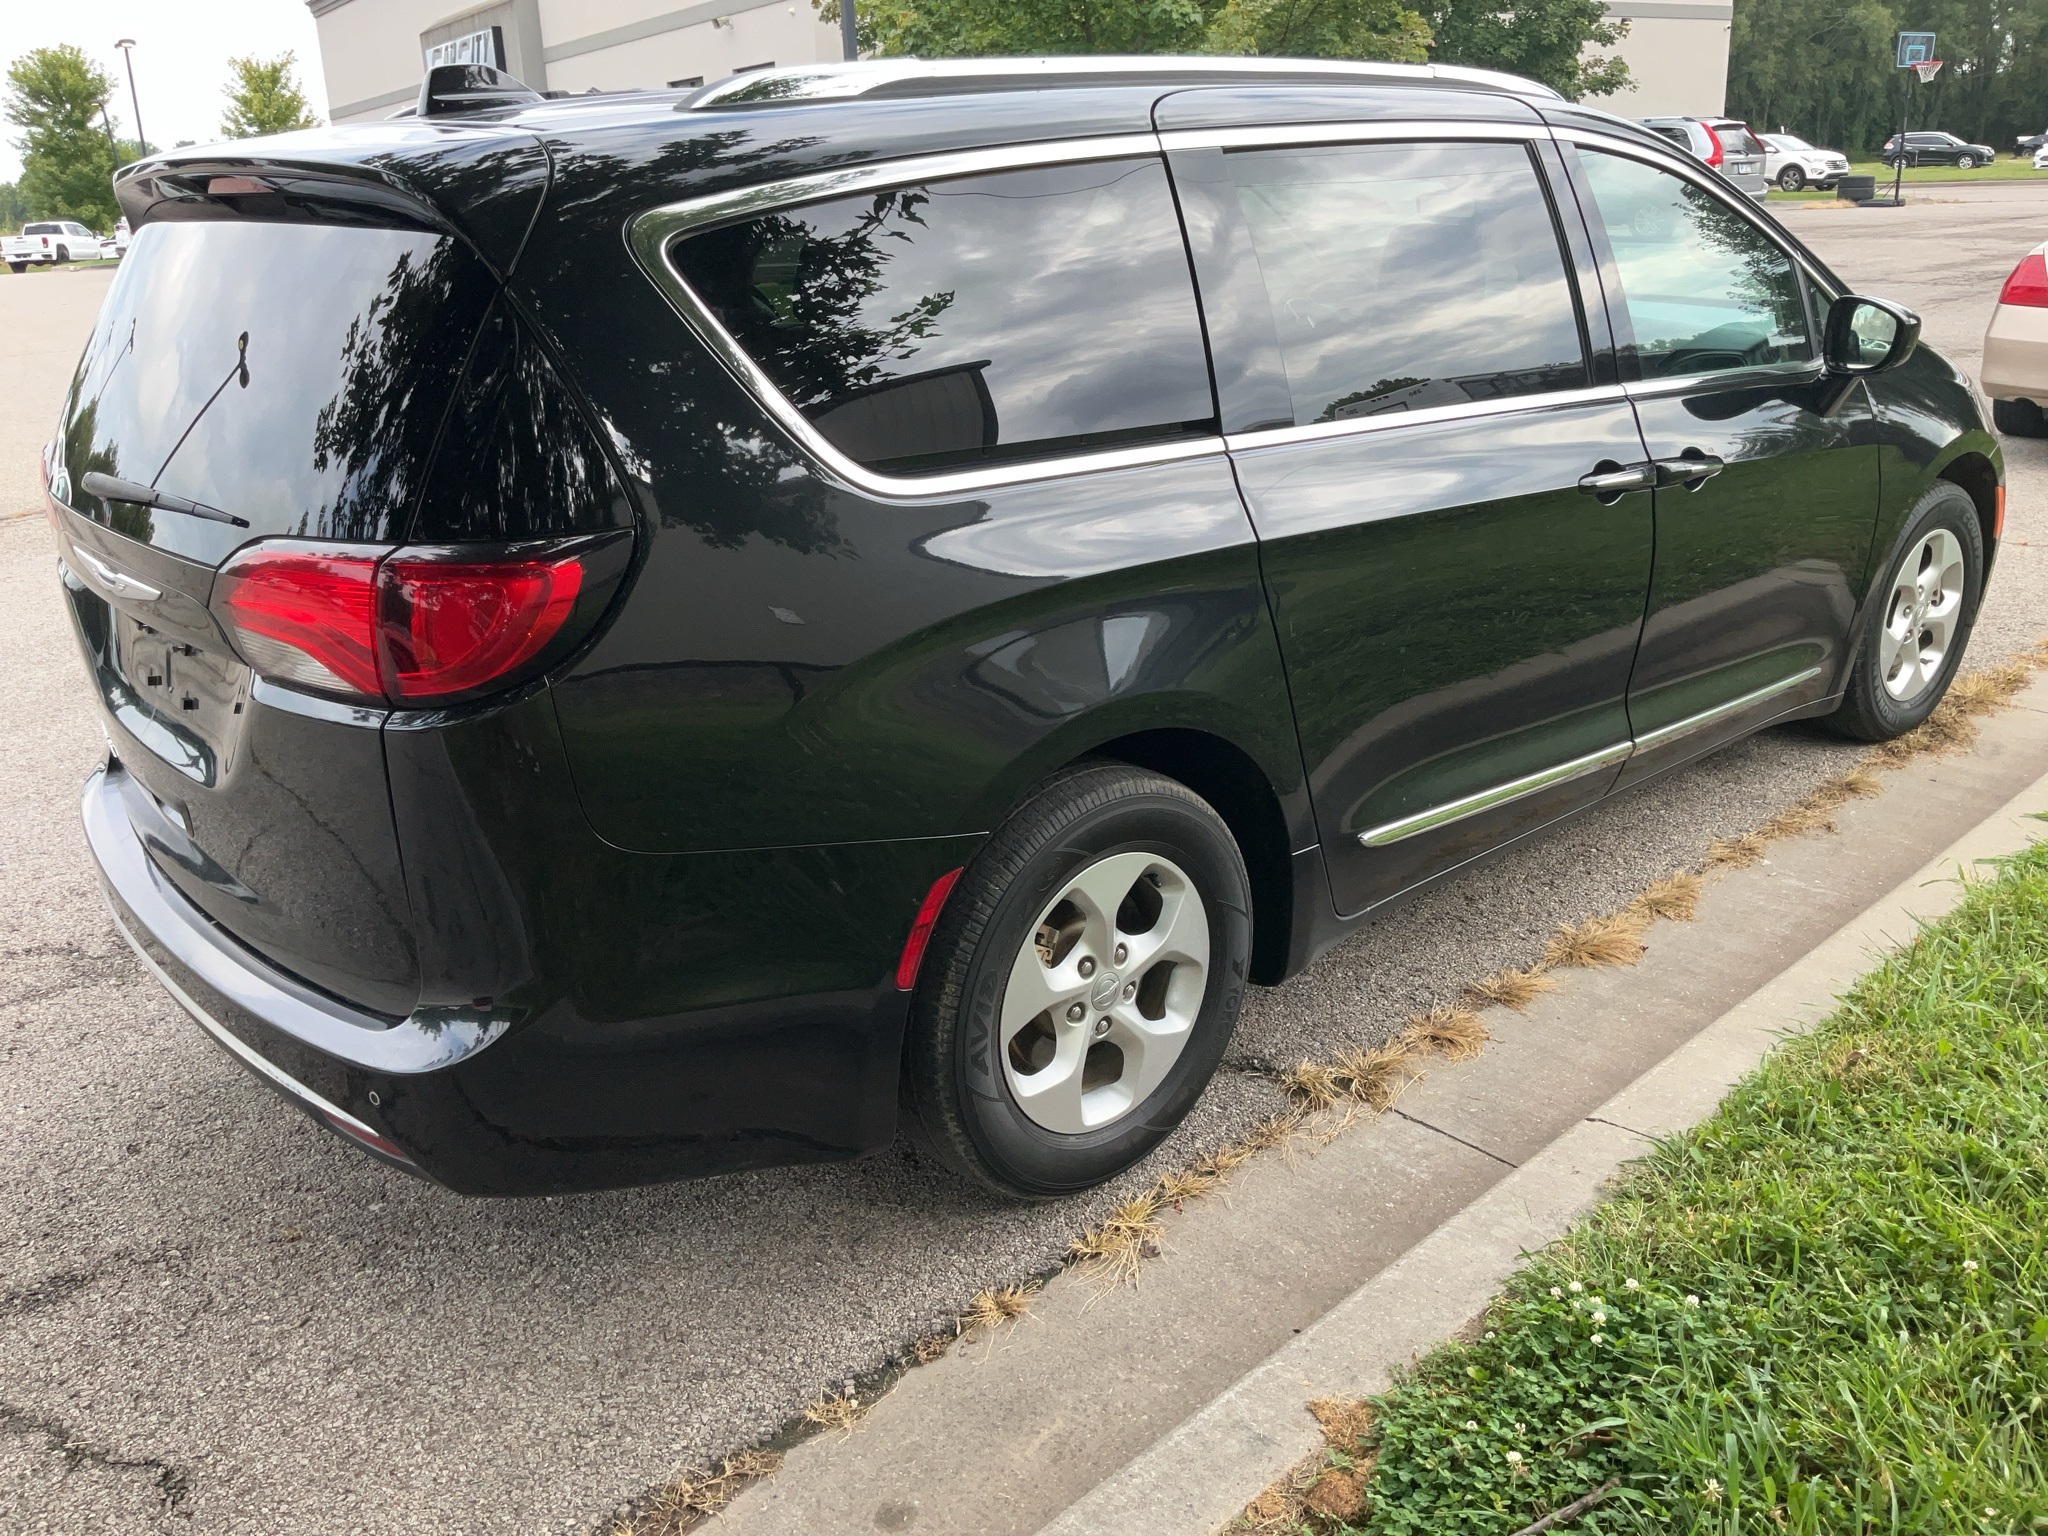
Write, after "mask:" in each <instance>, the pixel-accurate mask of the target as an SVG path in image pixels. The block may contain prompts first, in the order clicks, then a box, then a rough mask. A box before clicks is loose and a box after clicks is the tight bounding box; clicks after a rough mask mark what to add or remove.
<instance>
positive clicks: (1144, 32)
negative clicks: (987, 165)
mask: <svg viewBox="0 0 2048 1536" xmlns="http://www.w3.org/2000/svg"><path fill="white" fill-rule="evenodd" d="M818 13H819V15H820V16H821V17H822V18H823V19H825V20H826V21H836V20H837V19H838V16H839V7H838V4H837V0H820V3H819V5H818ZM859 24H860V40H861V46H862V48H863V50H865V51H869V52H872V53H876V54H881V55H894V56H901V55H905V54H914V55H916V56H918V57H920V58H928V59H937V58H977V57H988V56H991V55H999V54H1047V53H1050V54H1061V53H1258V54H1269V55H1270V54H1292V55H1296V56H1303V57H1311V58H1347V59H1401V60H1409V61H1420V60H1421V59H1423V58H1424V57H1426V50H1427V47H1428V44H1429V29H1428V28H1427V27H1426V26H1424V25H1423V23H1422V20H1421V18H1420V17H1419V16H1417V15H1416V13H1415V12H1414V11H1413V10H1412V9H1410V8H1409V7H1407V6H1405V5H1403V4H1402V3H1401V0H883V3H881V4H879V5H862V6H861V8H860V15H859Z"/></svg>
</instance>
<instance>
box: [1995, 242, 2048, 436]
mask: <svg viewBox="0 0 2048 1536" xmlns="http://www.w3.org/2000/svg"><path fill="white" fill-rule="evenodd" d="M1983 375H1984V393H1985V394H1987V395H1989V396H1990V397H1991V419H1992V421H1993V423H1994V424H1995V425H1996V426H1997V428H1998V430H1999V431H2001V432H2005V433H2009V434H2011V435H2012V436H2014V437H2048V417H2044V416H2043V414H2042V411H2043V408H2044V407H2048V245H2037V246H2035V247H2034V248H2033V249H2032V250H2031V251H2029V252H2027V254H2026V255H2024V256H2022V257H2021V258H2020V261H2019V265H2018V266H2016V267H2014V268H2013V269H2012V274H2011V276H2009V277H2007V278H2006V280H2005V286H2004V287H2002V288H2001V289H2000V290H1999V293H1998V303H1997V304H1996V305H1995V306H1994V307H1993V308H1992V311H1991V324H1990V325H1989V326H1988V327H1986V328H1985V331H1984V368H1983Z"/></svg>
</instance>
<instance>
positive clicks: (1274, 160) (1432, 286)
mask: <svg viewBox="0 0 2048 1536" xmlns="http://www.w3.org/2000/svg"><path fill="white" fill-rule="evenodd" d="M1226 160H1227V163H1228V165H1229V167H1230V174H1231V179H1232V181H1233V182H1234V183H1235V185H1236V188H1237V195H1238V201H1239V204H1240V206H1241V207H1242V209H1243V211H1244V219H1245V224H1246V227H1247V228H1248V229H1249V231H1250V234H1251V242H1252V246H1253V249H1254V250H1255V251H1256V252H1257V253H1258V260H1259V269H1260V271H1261V272H1262V273H1263V274H1264V277H1265V286H1266V295H1267V299H1268V301H1269V302H1270V304H1271V306H1272V312H1273V324H1274V327H1275V329H1276V330H1277V331H1278V332H1279V338H1280V354H1281V360H1282V362H1283V364H1284V366H1285V368H1286V372H1287V386H1288V390H1289V393H1290V394H1291V395H1292V397H1293V402H1294V420H1295V424H1296V425H1297V426H1299V425H1303V424H1306V423H1309V422H1318V421H1347V420H1351V419H1353V418H1356V417H1361V416H1380V415H1385V414H1387V413H1389V412H1394V411H1414V410H1423V409H1426V408H1428V407H1431V406H1439V405H1457V404H1463V403H1465V402H1467V401H1472V400H1492V399H1498V398H1500V397H1502V396H1507V395H1527V394H1534V393H1537V392H1539V391H1543V390H1555V389H1575V388H1579V387H1581V386H1583V385H1584V384H1585V383H1586V382H1587V374H1586V362H1585V351H1584V348H1583V346H1582V344H1581V341H1580V335H1579V320H1578V310H1577V308H1576V307H1575V305H1574V304H1573V301H1572V292H1571V287H1570V284H1569V282H1568V281H1567V279H1566V277H1565V267H1564V256H1563V254H1562V252H1561V251H1560V250H1559V247H1558V237H1557V228H1556V225H1555V224H1554V222H1553V221H1552V219H1551V214H1550V204H1549V200H1548V199H1547V198H1546V197H1545V195H1544V192H1543V187H1542V184H1541V183H1540V182H1539V181H1538V180H1537V179H1536V168H1535V166H1534V165H1533V164H1532V163H1531V162H1530V159H1529V154H1528V151H1527V150H1525V149H1524V148H1523V147H1522V146H1521V145H1519V144H1345V145H1334V146H1321V145H1318V146H1312V147H1308V146H1305V147H1302V148H1296V149H1276V150H1247V151H1238V152H1233V153H1232V154H1230V155H1229V156H1227V157H1226Z"/></svg>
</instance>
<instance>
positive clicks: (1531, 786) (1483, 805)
mask: <svg viewBox="0 0 2048 1536" xmlns="http://www.w3.org/2000/svg"><path fill="white" fill-rule="evenodd" d="M1820 673H1821V669H1820V668H1819V667H1808V668H1807V669H1806V670H1805V671H1804V672H1800V673H1797V674H1796V675H1794V676H1792V677H1787V678H1781V679H1780V680H1779V681H1777V682H1775V683H1769V684H1766V685H1765V686H1764V687H1762V688H1756V689H1752V690H1751V691H1750V692H1748V693H1745V694H1743V695H1742V696H1741V697H1739V698H1733V699H1730V700H1728V702H1727V703H1725V704H1716V705H1715V706H1714V707H1713V708H1712V709H1706V710H1702V711H1700V713H1698V714H1696V715H1687V716H1686V717H1685V718H1684V719H1683V720H1674V721H1673V722H1672V723H1671V724H1669V725H1665V726H1659V727H1658V728H1657V729H1656V730H1654V731H1646V732H1645V733H1644V734H1642V735H1641V736H1637V737H1635V738H1634V739H1633V740H1630V741H1622V742H1616V743H1615V744H1614V745H1613V746H1611V747H1602V748H1601V749H1600V750H1599V751H1597V752H1588V753H1587V754H1586V755H1585V756H1584V757H1575V758H1573V759H1572V760H1571V761H1570V762H1565V763H1559V764H1557V766H1555V767H1554V768H1545V769H1542V770H1541V771H1539V772H1536V773H1530V774H1524V775H1523V776H1522V777H1521V778H1519V779H1509V780H1508V781H1507V782H1506V783H1504V784H1496V785H1494V786H1493V787H1492V788H1491V789H1482V790H1480V791H1479V792H1478V793H1476V794H1470V795H1464V796H1461V797H1460V798H1458V799H1456V800H1446V801H1445V802H1444V803H1443V804H1442V805H1434V806H1431V807H1430V808H1429V809H1428V810H1424V811H1416V812H1415V813H1414V814H1412V815H1408V816H1402V817H1399V818H1397V819H1396V820H1393V821H1387V822H1382V823H1380V825H1378V826H1376V827H1367V828H1366V829H1365V830H1364V831H1363V832H1360V833H1359V834H1358V840H1359V841H1360V842H1361V843H1363V844H1364V845H1365V846H1366V847H1368V848H1384V847H1385V846H1386V845H1387V844H1389V843H1398V842H1401V841H1402V840H1403V839H1405V838H1410V837H1414V836H1416V835H1418V834H1419V833H1423V832H1428V831H1431V830H1433V829H1434V828H1437V827H1445V826H1449V825H1450V824H1451V823H1452V822H1454V821H1463V820H1464V819H1465V818H1466V817H1468V816H1477V815H1478V814H1479V813H1480V812H1482V811H1490V810H1493V809H1495V808H1496V807H1498V806H1503V805H1509V804H1512V803H1513V802H1515V801H1517V800H1521V799H1525V798H1526V797H1528V796H1530V795H1533V794H1536V793H1537V792H1538V791H1540V790H1545V789H1549V788H1551V787H1552V786H1553V785H1557V784H1564V783H1568V782H1569V781H1571V780H1572V779H1577V778H1583V777H1584V776H1585V775H1587V774H1589V773H1597V772H1598V771H1599V770H1600V769H1602V768H1609V767H1615V766H1618V765H1620V764H1621V763H1624V762H1626V761H1628V759H1629V758H1631V757H1633V756H1635V755H1636V754H1637V753H1638V752H1648V751H1652V750H1654V749H1655V748H1658V747H1662V746H1666V745H1668V744H1669V743H1671V742H1674V741H1677V740H1678V739H1679V738H1680V737H1682V736H1689V735H1691V734H1692V733H1693V732H1695V731H1702V730H1705V729H1706V728H1707V727H1708V726H1711V725H1714V724H1716V723H1717V722H1719V721H1722V720H1726V719H1728V718H1729V717H1730V716H1732V715H1739V714H1741V713H1742V712H1743V711H1744V710H1747V709H1754V708H1755V707H1756V706H1757V705H1759V704H1763V703H1767V702H1768V701H1770V700H1771V699H1774V698H1776V697H1777V696H1778V695H1779V694H1781V693H1790V692H1791V691H1792V690H1793V689H1794V688H1797V687H1799V686H1800V685H1801V684H1804V683H1810V682H1812V681H1813V680H1814V679H1815V678H1816V677H1819V676H1820Z"/></svg>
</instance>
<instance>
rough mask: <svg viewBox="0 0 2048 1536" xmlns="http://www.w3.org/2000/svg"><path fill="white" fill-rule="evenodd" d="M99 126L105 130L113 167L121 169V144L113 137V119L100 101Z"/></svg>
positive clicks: (105, 105) (104, 104)
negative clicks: (112, 158)
mask: <svg viewBox="0 0 2048 1536" xmlns="http://www.w3.org/2000/svg"><path fill="white" fill-rule="evenodd" d="M100 126H101V127H102V128H104V129H106V130H107V153H108V154H110V155H112V156H113V157H114V169H115V170H117V171H118V170H119V169H121V145H120V141H119V140H117V139H116V138H115V137H114V120H113V118H112V117H110V116H108V115H107V104H106V103H105V102H104V101H103V102H101V103H100Z"/></svg>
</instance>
